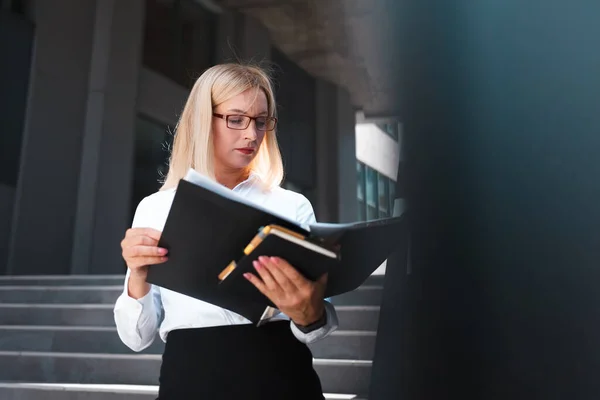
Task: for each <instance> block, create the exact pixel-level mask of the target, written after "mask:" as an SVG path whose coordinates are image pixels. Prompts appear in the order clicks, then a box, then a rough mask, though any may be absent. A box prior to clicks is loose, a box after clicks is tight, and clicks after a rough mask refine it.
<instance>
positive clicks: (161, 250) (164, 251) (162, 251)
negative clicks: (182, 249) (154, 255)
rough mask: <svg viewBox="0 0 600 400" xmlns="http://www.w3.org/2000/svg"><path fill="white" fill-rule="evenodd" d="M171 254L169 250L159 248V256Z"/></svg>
mask: <svg viewBox="0 0 600 400" xmlns="http://www.w3.org/2000/svg"><path fill="white" fill-rule="evenodd" d="M168 252H169V250H167V249H163V248H162V247H159V248H158V254H161V255H164V254H167V253H168Z"/></svg>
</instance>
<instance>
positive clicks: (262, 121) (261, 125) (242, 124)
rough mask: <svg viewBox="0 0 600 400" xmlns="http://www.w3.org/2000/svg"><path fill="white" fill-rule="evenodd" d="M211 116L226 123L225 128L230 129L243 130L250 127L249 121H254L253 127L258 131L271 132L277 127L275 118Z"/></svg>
mask: <svg viewBox="0 0 600 400" xmlns="http://www.w3.org/2000/svg"><path fill="white" fill-rule="evenodd" d="M213 115H214V116H215V117H217V118H221V119H224V120H225V121H227V127H228V128H230V129H237V130H244V129H246V128H248V126H249V125H250V121H251V120H254V125H255V126H256V129H258V130H259V131H272V130H273V129H275V125H277V118H275V117H250V116H248V115H223V114H216V113H213Z"/></svg>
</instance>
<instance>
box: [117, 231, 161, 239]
mask: <svg viewBox="0 0 600 400" xmlns="http://www.w3.org/2000/svg"><path fill="white" fill-rule="evenodd" d="M161 234H162V232H161V231H159V230H156V229H154V228H130V229H127V232H125V236H126V237H133V236H149V237H151V238H152V239H154V240H160V235H161Z"/></svg>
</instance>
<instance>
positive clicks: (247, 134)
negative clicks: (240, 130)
mask: <svg viewBox="0 0 600 400" xmlns="http://www.w3.org/2000/svg"><path fill="white" fill-rule="evenodd" d="M257 136H258V134H257V132H256V127H255V126H254V124H252V123H251V124H250V125H248V127H247V128H246V129H244V139H249V140H256V137H257Z"/></svg>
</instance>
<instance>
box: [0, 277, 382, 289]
mask: <svg viewBox="0 0 600 400" xmlns="http://www.w3.org/2000/svg"><path fill="white" fill-rule="evenodd" d="M124 279H125V275H124V274H123V275H2V276H0V286H4V285H6V286H24V285H28V286H29V285H41V286H72V285H80V286H107V285H108V286H110V285H123V281H124ZM384 279H385V276H384V275H371V276H370V277H369V278H367V280H366V281H365V282H364V285H367V286H380V287H382V286H383V282H384Z"/></svg>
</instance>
